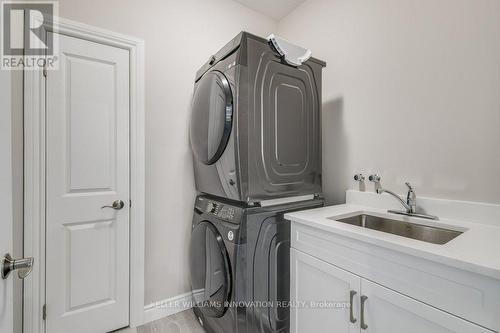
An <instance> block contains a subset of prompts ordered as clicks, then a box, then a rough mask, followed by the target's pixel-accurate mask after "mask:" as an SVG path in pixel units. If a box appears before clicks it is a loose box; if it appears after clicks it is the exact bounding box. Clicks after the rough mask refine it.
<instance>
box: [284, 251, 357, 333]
mask: <svg viewBox="0 0 500 333" xmlns="http://www.w3.org/2000/svg"><path fill="white" fill-rule="evenodd" d="M290 256H291V260H292V261H291V267H290V271H291V291H290V298H291V300H292V301H293V303H292V308H291V321H290V327H291V330H290V331H291V332H294V333H299V332H300V333H305V332H326V331H328V332H338V333H340V332H357V331H359V320H357V316H358V313H357V312H356V311H354V310H356V307H355V306H354V307H353V313H352V318H351V313H350V310H351V309H350V308H345V307H338V306H340V305H349V304H350V299H351V294H352V300H353V302H354V301H355V300H357V299H359V298H358V297H356V296H357V295H359V291H360V282H361V280H360V278H359V277H358V276H356V275H354V274H351V273H349V272H346V271H344V270H343V269H339V268H337V267H335V266H333V265H330V264H327V263H325V262H323V261H321V260H318V259H316V258H313V257H311V256H309V255H307V254H304V253H302V252H299V251H296V250H294V249H292V250H291V254H290Z"/></svg>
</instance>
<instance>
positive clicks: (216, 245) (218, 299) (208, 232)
mask: <svg viewBox="0 0 500 333" xmlns="http://www.w3.org/2000/svg"><path fill="white" fill-rule="evenodd" d="M190 251H191V252H190V268H191V288H192V291H193V298H194V301H195V306H196V307H197V308H198V309H199V310H200V311H202V312H203V313H204V314H205V315H207V316H210V317H222V316H223V315H224V313H225V312H226V309H227V307H228V302H229V295H230V292H231V273H230V272H231V270H230V267H229V260H228V254H227V251H226V247H225V245H224V240H223V239H222V236H221V235H220V233H219V232H218V231H217V229H216V228H215V226H214V225H213V224H212V223H210V222H208V221H203V222H201V223H200V224H198V225H197V226H196V228H195V229H194V230H193V232H192V233H191V248H190Z"/></svg>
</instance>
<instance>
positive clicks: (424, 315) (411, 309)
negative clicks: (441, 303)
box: [361, 279, 491, 333]
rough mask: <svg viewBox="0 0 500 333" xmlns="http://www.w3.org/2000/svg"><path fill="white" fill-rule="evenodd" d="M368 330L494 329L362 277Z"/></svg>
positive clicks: (441, 332)
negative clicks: (483, 326) (478, 324)
mask: <svg viewBox="0 0 500 333" xmlns="http://www.w3.org/2000/svg"><path fill="white" fill-rule="evenodd" d="M361 295H362V296H365V297H366V300H365V302H364V317H365V318H364V322H365V324H366V325H367V328H366V330H362V332H366V333H401V332H405V333H422V332H425V333H451V332H456V333H487V332H488V333H491V331H489V330H487V329H485V328H482V327H480V326H477V325H475V324H472V323H470V322H468V321H465V320H463V319H461V318H459V317H455V316H453V315H451V314H449V313H446V312H444V311H441V310H438V309H436V308H433V307H432V306H429V305H427V304H424V303H422V302H419V301H416V300H414V299H413V298H409V297H407V296H404V295H402V294H400V293H397V292H395V291H392V290H390V289H387V288H385V287H382V286H380V285H378V284H376V283H373V282H370V281H368V280H365V279H361Z"/></svg>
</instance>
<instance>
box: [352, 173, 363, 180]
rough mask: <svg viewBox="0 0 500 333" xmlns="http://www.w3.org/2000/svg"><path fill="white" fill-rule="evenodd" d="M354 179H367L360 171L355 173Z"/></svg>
mask: <svg viewBox="0 0 500 333" xmlns="http://www.w3.org/2000/svg"><path fill="white" fill-rule="evenodd" d="M354 180H355V181H357V182H364V181H365V176H363V174H361V173H358V174H355V175H354Z"/></svg>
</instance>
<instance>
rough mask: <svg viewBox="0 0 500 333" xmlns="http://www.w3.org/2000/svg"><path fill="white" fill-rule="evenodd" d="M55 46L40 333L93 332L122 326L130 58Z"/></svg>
mask: <svg viewBox="0 0 500 333" xmlns="http://www.w3.org/2000/svg"><path fill="white" fill-rule="evenodd" d="M59 43H60V44H59V45H60V46H59V47H60V63H59V65H60V67H59V70H54V71H49V72H48V75H47V79H46V96H47V101H46V114H47V116H46V117H47V118H46V136H47V139H46V189H47V190H46V191H47V194H46V195H47V198H46V223H47V230H46V237H47V239H46V247H47V249H46V256H47V258H46V302H47V319H46V325H47V332H48V333H68V332H72V333H92V332H96V333H98V332H99V333H102V332H107V331H111V330H115V329H118V328H121V327H124V326H127V325H128V323H129V53H128V51H127V50H124V49H120V48H115V47H111V46H107V45H102V44H98V43H95V42H91V41H86V40H83V39H79V38H74V37H69V36H65V35H60V36H59ZM120 200H121V201H123V203H124V205H123V207H122V208H121V205H120V204H119V202H120ZM113 202H116V203H117V205H116V206H115V208H116V209H114V208H110V207H105V208H101V207H103V206H111V205H112V203H113ZM120 208H121V209H120Z"/></svg>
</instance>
